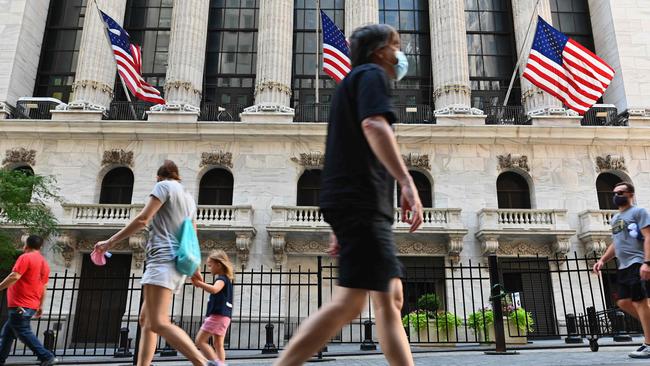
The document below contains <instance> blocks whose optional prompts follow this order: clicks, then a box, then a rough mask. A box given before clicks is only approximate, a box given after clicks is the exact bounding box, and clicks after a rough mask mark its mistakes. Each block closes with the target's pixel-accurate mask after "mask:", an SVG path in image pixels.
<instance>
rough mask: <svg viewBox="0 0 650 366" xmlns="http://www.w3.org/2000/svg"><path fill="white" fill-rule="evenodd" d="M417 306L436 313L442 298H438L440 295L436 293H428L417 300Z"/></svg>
mask: <svg viewBox="0 0 650 366" xmlns="http://www.w3.org/2000/svg"><path fill="white" fill-rule="evenodd" d="M417 306H418V309H422V310H425V311H428V312H430V313H432V314H434V313H437V312H438V308H440V299H439V298H438V295H436V294H434V293H427V294H424V295H422V296H420V298H419V299H418V301H417Z"/></svg>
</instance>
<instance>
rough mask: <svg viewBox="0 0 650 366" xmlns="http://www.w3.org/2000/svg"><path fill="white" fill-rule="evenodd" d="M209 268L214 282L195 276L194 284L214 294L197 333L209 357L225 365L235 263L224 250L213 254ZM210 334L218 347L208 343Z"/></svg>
mask: <svg viewBox="0 0 650 366" xmlns="http://www.w3.org/2000/svg"><path fill="white" fill-rule="evenodd" d="M208 268H209V269H210V273H212V275H214V276H215V278H214V284H213V285H209V284H207V283H205V282H203V281H201V280H199V279H196V278H194V277H193V278H192V283H193V284H194V286H196V287H200V288H202V289H203V290H204V291H207V292H209V293H210V299H209V300H208V310H207V312H206V314H205V315H206V318H205V321H204V322H203V325H202V326H201V330H199V333H198V334H197V335H196V345H197V347H199V349H200V350H201V352H202V353H203V355H204V356H205V357H206V358H207V359H208V360H214V361H216V362H217V365H219V366H221V365H225V362H226V351H225V350H224V348H223V342H224V337H225V336H226V331H227V330H228V326H230V318H231V317H232V292H233V285H232V281H233V278H234V276H235V275H234V271H233V265H232V263H231V262H230V259H228V255H227V254H226V253H225V252H224V251H223V250H215V251H212V252H211V253H210V255H209V256H208ZM210 337H212V342H213V344H214V349H212V347H210V344H208V341H209V340H210ZM215 351H216V352H215Z"/></svg>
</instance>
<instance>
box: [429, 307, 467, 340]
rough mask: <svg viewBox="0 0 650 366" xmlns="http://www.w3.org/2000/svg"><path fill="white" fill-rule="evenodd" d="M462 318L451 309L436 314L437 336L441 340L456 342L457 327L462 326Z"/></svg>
mask: <svg viewBox="0 0 650 366" xmlns="http://www.w3.org/2000/svg"><path fill="white" fill-rule="evenodd" d="M462 323H463V322H462V320H461V319H460V318H459V317H458V316H456V314H454V313H451V312H449V311H444V312H439V313H438V314H436V330H437V334H436V338H437V340H438V341H439V342H456V328H458V327H460V325H461V324H462Z"/></svg>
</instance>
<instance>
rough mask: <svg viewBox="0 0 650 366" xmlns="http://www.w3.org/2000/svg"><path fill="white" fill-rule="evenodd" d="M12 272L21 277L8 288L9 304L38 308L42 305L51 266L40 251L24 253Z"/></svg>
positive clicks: (10, 305) (12, 306)
mask: <svg viewBox="0 0 650 366" xmlns="http://www.w3.org/2000/svg"><path fill="white" fill-rule="evenodd" d="M12 272H16V273H18V274H20V279H19V280H18V281H16V283H14V284H13V285H11V286H10V287H9V288H8V289H7V305H8V306H9V307H11V308H14V307H18V306H21V307H23V308H28V309H38V308H39V307H40V305H41V298H42V297H43V289H44V286H45V285H47V282H48V278H49V277H50V266H49V265H48V264H47V261H46V260H45V258H44V257H43V255H41V252H39V251H31V252H28V253H25V254H22V255H21V256H20V257H18V260H16V264H14V267H13V269H12Z"/></svg>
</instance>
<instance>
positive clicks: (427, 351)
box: [7, 338, 650, 366]
mask: <svg viewBox="0 0 650 366" xmlns="http://www.w3.org/2000/svg"><path fill="white" fill-rule="evenodd" d="M641 341H642V339H641V338H635V339H634V342H632V343H615V342H613V341H612V339H611V338H604V339H600V340H599V342H598V343H599V345H600V349H599V351H598V352H592V351H591V350H590V349H589V343H588V342H587V340H585V342H584V343H583V344H580V345H567V344H565V343H564V342H563V341H560V340H551V341H535V342H534V343H530V344H528V345H526V346H523V347H512V348H511V349H515V348H516V349H517V351H518V352H519V354H518V355H507V356H490V355H485V354H484V351H485V350H488V349H491V348H487V347H478V346H472V345H464V346H458V347H453V348H444V347H415V346H414V347H412V350H413V354H414V358H415V361H416V365H450V366H468V365H482V366H483V365H485V366H505V365H534V366H537V365H539V366H559V365H562V366H574V365H575V366H577V365H595V366H609V365H622V364H626V365H627V364H641V363H642V364H646V365H647V364H650V360H634V359H632V358H629V357H628V356H627V354H628V353H629V352H630V351H632V350H634V349H636V348H637V347H638V346H639V345H640V344H641ZM492 348H493V347H492ZM509 349H510V348H509ZM276 356H277V355H262V354H261V353H260V351H227V357H228V363H229V364H230V365H252V366H261V365H271V363H272V362H273V359H274V358H275V357H276ZM323 357H324V358H325V359H328V360H329V362H326V365H331V366H339V365H353V366H354V365H358V366H375V365H386V364H387V363H386V361H385V360H384V358H383V356H382V355H381V353H380V350H379V349H378V350H377V351H360V350H359V345H358V344H344V345H340V344H334V345H330V346H329V349H328V352H326V353H324V354H323ZM59 358H60V360H61V363H60V364H61V365H78V364H95V365H97V364H113V365H130V364H131V359H128V358H121V359H120V358H112V357H94V356H81V357H80V356H66V357H59ZM34 364H35V358H33V357H10V358H9V359H8V360H7V365H34ZM154 364H155V365H158V366H160V365H162V366H176V365H188V364H189V363H188V362H187V361H185V360H184V359H183V358H182V357H156V359H155V360H154Z"/></svg>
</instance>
